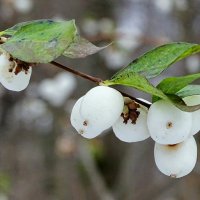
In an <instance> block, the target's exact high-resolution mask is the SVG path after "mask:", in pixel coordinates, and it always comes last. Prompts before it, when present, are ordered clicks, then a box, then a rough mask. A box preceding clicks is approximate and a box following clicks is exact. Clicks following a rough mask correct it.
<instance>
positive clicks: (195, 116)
mask: <svg viewBox="0 0 200 200" xmlns="http://www.w3.org/2000/svg"><path fill="white" fill-rule="evenodd" d="M183 101H184V102H185V103H186V104H187V105H188V106H195V105H198V104H200V95H193V96H188V97H185V98H183ZM199 119H200V110H197V111H195V112H192V129H191V132H190V134H191V135H194V134H196V133H198V132H199V130H200V123H199Z"/></svg>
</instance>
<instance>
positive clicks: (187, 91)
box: [176, 85, 200, 98]
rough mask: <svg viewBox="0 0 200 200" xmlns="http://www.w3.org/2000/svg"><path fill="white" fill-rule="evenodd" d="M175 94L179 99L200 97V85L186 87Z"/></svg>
mask: <svg viewBox="0 0 200 200" xmlns="http://www.w3.org/2000/svg"><path fill="white" fill-rule="evenodd" d="M176 94H177V95H178V96H179V97H181V98H184V97H187V96H192V95H200V85H187V86H186V87H184V88H183V89H181V90H180V91H178V92H177V93H176Z"/></svg>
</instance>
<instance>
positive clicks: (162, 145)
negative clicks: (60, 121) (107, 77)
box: [71, 86, 200, 178]
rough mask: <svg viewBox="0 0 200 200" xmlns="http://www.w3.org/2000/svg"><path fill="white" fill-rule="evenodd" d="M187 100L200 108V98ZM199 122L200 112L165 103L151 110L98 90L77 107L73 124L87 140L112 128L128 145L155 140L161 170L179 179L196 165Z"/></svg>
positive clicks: (105, 89)
mask: <svg viewBox="0 0 200 200" xmlns="http://www.w3.org/2000/svg"><path fill="white" fill-rule="evenodd" d="M183 100H184V101H185V103H186V104H187V105H190V106H191V105H197V104H200V95H195V96H190V97H186V98H184V99H183ZM199 118H200V110H198V111H195V112H193V113H188V112H183V111H181V110H179V109H178V108H176V107H175V106H174V105H172V104H170V103H168V102H166V101H164V100H159V101H157V102H155V103H153V104H152V105H151V106H150V108H149V110H148V109H147V108H146V107H144V106H143V105H140V104H138V103H136V102H135V101H133V100H131V99H130V98H127V97H123V96H122V95H121V93H120V92H118V91H117V90H115V89H113V88H110V87H106V86H97V87H95V88H93V89H91V90H90V91H88V92H87V93H86V94H85V95H84V96H83V97H81V98H80V99H79V100H78V101H77V102H76V103H75V105H74V107H73V109H72V113H71V124H72V126H73V127H74V128H75V129H76V130H77V132H78V133H80V134H81V135H82V136H83V137H85V138H94V137H96V136H98V135H99V134H101V133H102V132H103V131H105V130H106V129H108V128H110V127H112V129H113V132H114V133H115V135H116V137H117V138H119V139H120V140H122V141H124V142H138V141H142V140H145V139H147V138H148V137H151V138H152V139H153V140H154V141H155V148H154V158H155V163H156V165H157V167H158V169H159V170H160V171H161V172H162V173H164V174H165V175H167V176H170V177H174V178H179V177H182V176H185V175H187V174H188V173H190V172H191V171H192V169H193V168H194V166H195V164H196V160H197V145H196V142H195V139H194V137H193V135H194V134H196V133H197V132H198V131H199V130H200V123H199V121H198V119H199Z"/></svg>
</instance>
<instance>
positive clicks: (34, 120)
mask: <svg viewBox="0 0 200 200" xmlns="http://www.w3.org/2000/svg"><path fill="white" fill-rule="evenodd" d="M41 18H51V19H75V20H76V24H77V26H78V27H79V31H80V33H81V35H82V36H84V37H85V38H87V39H88V40H90V41H92V42H93V43H95V44H97V45H100V46H101V45H105V44H107V43H109V42H111V41H114V43H113V45H112V46H110V47H109V48H107V49H105V50H103V51H102V52H100V53H98V54H96V55H93V56H89V57H87V58H85V59H76V60H72V59H67V58H59V59H58V62H60V63H62V64H65V65H67V66H72V67H73V68H75V69H77V70H80V71H83V72H86V73H89V74H91V75H93V76H97V77H100V78H102V79H107V78H109V77H111V76H112V74H114V73H115V72H116V71H117V70H119V69H120V68H122V67H123V66H126V65H127V64H128V63H129V62H131V61H132V60H133V59H134V58H136V57H137V56H139V55H141V54H143V53H144V52H146V51H147V50H149V49H151V48H153V47H155V46H158V45H161V44H164V43H167V42H172V41H187V42H193V43H200V37H199V35H200V1H199V0H103V1H101V0H73V1H72V0H56V1H55V0H0V28H1V30H4V29H6V28H8V27H11V26H13V25H14V24H16V23H18V22H22V21H29V20H33V19H41ZM199 71H200V60H199V55H195V56H191V57H190V58H187V59H185V60H184V61H182V62H179V63H178V64H176V66H175V67H173V68H170V69H169V70H167V71H166V72H164V73H163V74H162V77H160V78H157V79H155V80H152V82H153V84H157V83H158V82H159V81H160V79H162V78H164V77H167V76H171V75H183V74H189V73H195V72H199ZM92 87H94V84H93V83H90V82H88V81H87V80H83V79H80V78H78V77H74V76H73V75H71V74H68V73H66V72H64V71H62V70H60V69H57V68H55V67H53V66H51V65H40V66H36V67H34V70H33V74H32V78H31V83H30V84H29V86H28V88H27V89H26V90H24V91H22V92H19V93H16V92H10V91H8V90H5V89H4V88H3V87H2V86H0V200H36V199H37V200H47V199H48V200H188V199H192V200H198V199H200V163H199V162H200V158H199V159H198V163H197V165H196V167H195V169H194V170H193V172H192V173H190V174H189V175H188V176H186V177H184V178H181V179H171V178H169V177H166V176H164V175H163V174H161V173H160V172H159V171H158V169H157V168H156V166H155V163H154V157H153V148H154V142H153V141H152V140H151V139H148V140H146V141H143V142H139V143H132V144H128V143H123V142H121V141H119V140H118V139H117V138H116V137H115V136H114V134H113V132H112V130H108V131H107V132H106V133H105V134H103V135H101V136H99V137H97V138H95V139H92V140H86V139H84V138H83V137H81V136H80V135H78V134H77V133H76V132H75V130H74V129H73V128H72V126H71V125H70V120H69V119H70V112H71V109H72V106H73V105H74V103H75V101H76V100H77V99H78V98H79V97H80V96H82V95H84V94H85V93H86V92H87V91H88V90H89V89H90V88H92ZM120 89H121V90H124V91H126V92H127V93H129V94H131V95H133V96H136V97H142V98H145V99H150V97H149V96H148V95H145V94H144V93H140V92H137V91H135V90H134V89H131V88H120ZM196 140H197V143H198V145H199V137H198V135H197V136H196Z"/></svg>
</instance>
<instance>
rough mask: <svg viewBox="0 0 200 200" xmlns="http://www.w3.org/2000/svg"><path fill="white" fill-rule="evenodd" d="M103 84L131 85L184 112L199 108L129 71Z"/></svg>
mask: <svg viewBox="0 0 200 200" xmlns="http://www.w3.org/2000/svg"><path fill="white" fill-rule="evenodd" d="M102 84H103V85H107V86H109V85H123V86H129V87H133V88H135V89H138V90H140V91H143V92H146V93H149V94H151V95H152V96H156V97H158V99H164V100H166V101H168V102H171V103H173V104H174V105H175V106H176V107H178V108H179V109H181V110H183V111H186V112H193V111H195V110H198V109H200V105H197V106H186V105H185V103H184V102H183V100H182V99H181V98H180V97H179V96H177V95H175V94H173V95H170V94H169V95H166V94H164V93H163V92H162V91H161V90H160V89H158V88H156V87H154V86H153V85H152V84H151V83H150V82H149V81H148V80H147V79H146V78H145V77H144V76H142V75H140V74H138V73H134V72H130V73H129V74H123V75H120V76H116V77H114V78H112V79H111V80H106V81H104V82H103V83H102Z"/></svg>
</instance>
